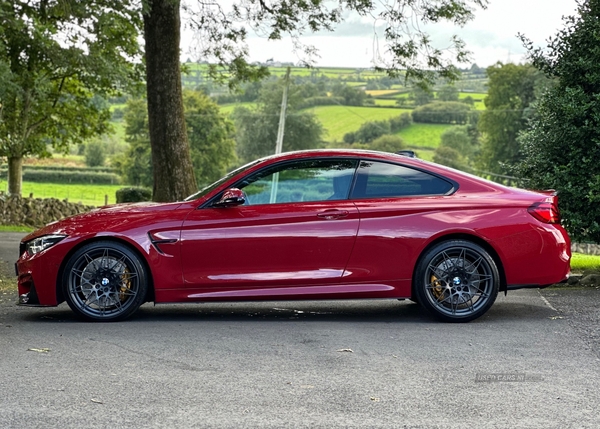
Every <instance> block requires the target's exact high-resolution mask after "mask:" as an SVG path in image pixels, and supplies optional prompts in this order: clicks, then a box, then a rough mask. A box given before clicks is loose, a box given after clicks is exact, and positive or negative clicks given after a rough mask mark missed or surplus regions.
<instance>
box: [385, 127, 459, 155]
mask: <svg viewBox="0 0 600 429" xmlns="http://www.w3.org/2000/svg"><path fill="white" fill-rule="evenodd" d="M452 126H454V125H448V124H416V123H413V124H411V125H410V126H409V127H407V128H404V129H403V130H400V131H399V132H398V133H396V135H397V136H400V137H401V138H402V140H404V143H405V144H406V146H407V148H431V149H436V148H437V147H438V146H439V145H440V141H441V136H442V133H443V132H444V131H446V130H447V129H448V128H450V127H452Z"/></svg>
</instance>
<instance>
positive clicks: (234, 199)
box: [212, 188, 246, 207]
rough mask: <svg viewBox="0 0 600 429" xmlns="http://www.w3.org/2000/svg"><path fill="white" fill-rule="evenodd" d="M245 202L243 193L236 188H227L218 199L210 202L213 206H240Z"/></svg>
mask: <svg viewBox="0 0 600 429" xmlns="http://www.w3.org/2000/svg"><path fill="white" fill-rule="evenodd" d="M245 203H246V197H245V196H244V193H243V192H242V191H241V190H240V189H238V188H229V189H227V190H226V191H225V192H223V195H222V196H221V199H220V200H219V201H216V202H214V203H213V204H212V206H213V207H235V206H241V205H244V204H245Z"/></svg>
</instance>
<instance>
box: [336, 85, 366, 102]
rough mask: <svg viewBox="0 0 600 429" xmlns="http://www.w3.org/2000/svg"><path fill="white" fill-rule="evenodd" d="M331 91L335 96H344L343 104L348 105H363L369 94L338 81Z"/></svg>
mask: <svg viewBox="0 0 600 429" xmlns="http://www.w3.org/2000/svg"><path fill="white" fill-rule="evenodd" d="M331 92H332V94H333V96H334V97H341V98H343V100H344V102H343V104H344V105H346V106H362V105H363V104H364V102H365V99H366V98H367V94H365V92H364V91H363V90H361V89H356V88H352V87H351V86H349V85H346V84H345V83H341V82H337V83H336V84H335V85H334V86H333V88H332V89H331Z"/></svg>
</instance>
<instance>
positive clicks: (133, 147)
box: [113, 91, 236, 187]
mask: <svg viewBox="0 0 600 429" xmlns="http://www.w3.org/2000/svg"><path fill="white" fill-rule="evenodd" d="M183 105H184V108H185V122H186V133H187V136H186V137H187V140H188V141H189V142H190V158H191V160H192V165H193V168H194V181H195V182H197V183H198V184H200V185H207V184H209V183H211V182H213V181H215V180H217V179H219V178H220V177H221V176H223V175H224V174H225V173H226V172H227V169H228V168H229V167H231V166H233V165H235V163H236V156H235V141H234V140H233V124H232V123H231V121H230V120H229V119H227V118H226V117H225V116H224V115H223V114H222V113H221V111H220V110H219V106H217V105H216V104H215V103H214V102H213V101H212V100H211V99H210V98H208V97H207V96H206V95H205V94H203V93H200V92H197V91H185V92H184V93H183ZM125 124H126V125H125V134H126V136H127V137H126V138H127V141H128V143H129V149H128V151H127V152H126V153H125V155H124V156H120V157H116V160H115V161H114V162H113V163H114V164H115V165H116V166H117V168H118V169H119V171H120V173H121V175H122V177H123V178H124V179H125V181H126V182H127V183H129V184H131V185H135V186H145V187H152V180H153V174H152V172H153V169H154V168H155V167H154V165H155V164H154V163H152V157H153V156H154V152H151V149H150V138H149V134H148V128H149V127H148V111H147V107H146V102H145V101H144V100H139V99H138V100H135V99H132V100H130V101H128V103H127V107H126V109H125Z"/></svg>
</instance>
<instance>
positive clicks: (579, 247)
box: [571, 243, 600, 255]
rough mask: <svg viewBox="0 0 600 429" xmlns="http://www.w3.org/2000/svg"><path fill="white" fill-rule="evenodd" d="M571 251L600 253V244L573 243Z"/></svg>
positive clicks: (587, 253) (591, 253)
mask: <svg viewBox="0 0 600 429" xmlns="http://www.w3.org/2000/svg"><path fill="white" fill-rule="evenodd" d="M571 251H572V252H577V253H584V254H586V255H600V245H598V244H591V243H571Z"/></svg>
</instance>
